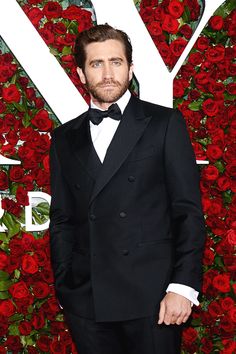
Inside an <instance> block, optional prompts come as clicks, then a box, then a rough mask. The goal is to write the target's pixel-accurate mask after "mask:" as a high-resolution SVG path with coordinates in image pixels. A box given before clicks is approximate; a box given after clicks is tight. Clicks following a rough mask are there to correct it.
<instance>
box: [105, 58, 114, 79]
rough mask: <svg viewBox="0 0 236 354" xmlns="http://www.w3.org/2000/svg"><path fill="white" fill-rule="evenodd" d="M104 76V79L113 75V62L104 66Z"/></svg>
mask: <svg viewBox="0 0 236 354" xmlns="http://www.w3.org/2000/svg"><path fill="white" fill-rule="evenodd" d="M103 77H104V79H111V78H112V77H113V70H112V66H111V63H109V62H108V63H105V65H104V67H103Z"/></svg>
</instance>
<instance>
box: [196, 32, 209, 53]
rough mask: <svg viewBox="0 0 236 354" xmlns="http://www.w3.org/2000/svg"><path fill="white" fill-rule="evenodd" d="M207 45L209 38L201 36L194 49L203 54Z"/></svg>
mask: <svg viewBox="0 0 236 354" xmlns="http://www.w3.org/2000/svg"><path fill="white" fill-rule="evenodd" d="M209 44H210V40H209V38H207V37H203V36H201V37H199V38H198V40H197V42H196V44H195V45H194V47H195V48H196V49H198V50H200V51H201V52H203V51H205V50H206V49H207V48H208V47H209Z"/></svg>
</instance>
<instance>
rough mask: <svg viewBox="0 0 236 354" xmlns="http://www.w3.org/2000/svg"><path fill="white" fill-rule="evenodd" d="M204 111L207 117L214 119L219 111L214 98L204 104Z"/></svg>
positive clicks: (208, 99)
mask: <svg viewBox="0 0 236 354" xmlns="http://www.w3.org/2000/svg"><path fill="white" fill-rule="evenodd" d="M202 109H203V112H204V113H205V114H206V115H207V116H209V117H214V116H216V115H217V113H218V111H219V105H218V102H216V101H215V100H213V99H212V98H207V99H206V100H205V101H204V102H203V104H202Z"/></svg>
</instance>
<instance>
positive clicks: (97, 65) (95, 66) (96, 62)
mask: <svg viewBox="0 0 236 354" xmlns="http://www.w3.org/2000/svg"><path fill="white" fill-rule="evenodd" d="M91 66H92V68H100V67H101V66H102V62H101V61H94V62H93V63H92V65H91Z"/></svg>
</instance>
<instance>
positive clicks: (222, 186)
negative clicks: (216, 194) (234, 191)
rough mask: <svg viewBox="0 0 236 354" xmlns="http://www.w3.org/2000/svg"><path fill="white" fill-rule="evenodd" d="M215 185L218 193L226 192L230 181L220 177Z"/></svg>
mask: <svg viewBox="0 0 236 354" xmlns="http://www.w3.org/2000/svg"><path fill="white" fill-rule="evenodd" d="M217 185H218V187H219V190H220V191H227V189H230V185H231V184H230V179H229V178H228V177H226V176H220V177H219V178H218V180H217Z"/></svg>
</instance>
